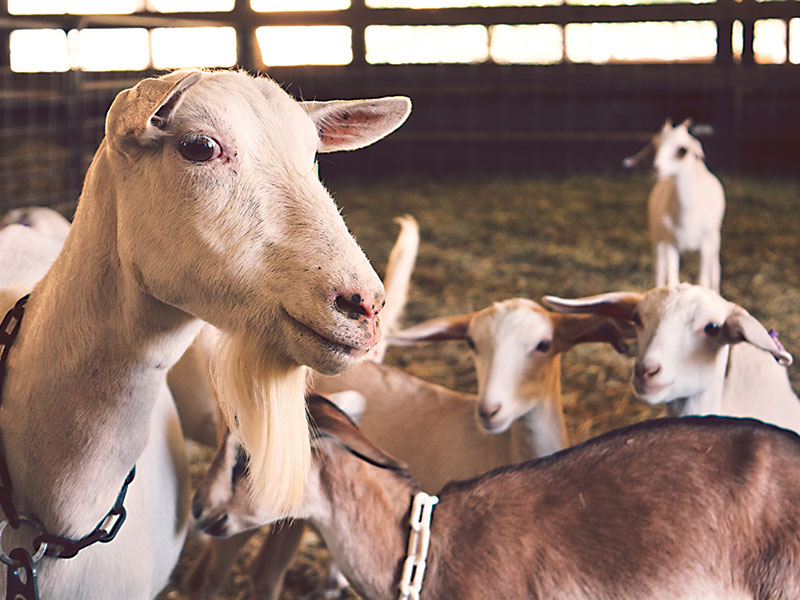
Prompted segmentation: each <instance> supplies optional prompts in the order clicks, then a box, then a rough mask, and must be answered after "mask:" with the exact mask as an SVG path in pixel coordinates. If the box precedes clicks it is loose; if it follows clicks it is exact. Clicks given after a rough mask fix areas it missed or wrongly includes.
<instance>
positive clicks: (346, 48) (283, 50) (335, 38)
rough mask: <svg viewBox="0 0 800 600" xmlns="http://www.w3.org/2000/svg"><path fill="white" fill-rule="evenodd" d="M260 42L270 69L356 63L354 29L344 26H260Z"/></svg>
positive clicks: (262, 53)
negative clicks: (353, 42) (352, 32)
mask: <svg viewBox="0 0 800 600" xmlns="http://www.w3.org/2000/svg"><path fill="white" fill-rule="evenodd" d="M256 39H257V40H258V45H259V47H260V48H261V61H262V62H263V63H264V64H265V65H266V66H268V67H275V66H290V65H346V64H349V63H350V62H352V60H353V46H352V35H351V32H350V28H349V27H344V26H342V25H320V26H309V27H279V26H268V27H259V28H258V29H256Z"/></svg>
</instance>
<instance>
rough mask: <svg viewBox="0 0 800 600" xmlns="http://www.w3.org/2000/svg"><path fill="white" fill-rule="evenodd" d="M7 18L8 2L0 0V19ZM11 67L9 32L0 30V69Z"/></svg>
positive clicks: (8, 30)
mask: <svg viewBox="0 0 800 600" xmlns="http://www.w3.org/2000/svg"><path fill="white" fill-rule="evenodd" d="M4 17H8V0H0V19H2V18H4ZM10 66H11V30H10V29H6V28H5V27H3V28H2V29H0V69H5V68H7V67H10Z"/></svg>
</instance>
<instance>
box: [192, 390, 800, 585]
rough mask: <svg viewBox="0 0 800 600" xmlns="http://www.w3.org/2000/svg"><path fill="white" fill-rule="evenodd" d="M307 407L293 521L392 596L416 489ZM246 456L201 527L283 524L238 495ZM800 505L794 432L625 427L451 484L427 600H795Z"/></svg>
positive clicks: (666, 422) (353, 431)
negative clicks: (304, 464)
mask: <svg viewBox="0 0 800 600" xmlns="http://www.w3.org/2000/svg"><path fill="white" fill-rule="evenodd" d="M309 409H310V414H311V419H312V421H313V422H314V423H315V424H316V426H317V428H318V429H317V432H316V435H315V440H314V460H313V466H312V470H311V472H310V475H309V479H308V483H307V488H306V495H305V498H304V500H303V504H302V507H301V509H300V511H299V512H298V513H297V514H296V515H295V516H297V517H301V518H305V519H309V520H310V521H311V522H312V523H313V524H314V525H315V526H316V527H317V529H318V530H319V531H320V533H321V535H322V536H323V538H324V539H325V542H326V544H327V545H328V548H329V549H330V550H331V552H332V554H333V555H334V557H335V559H336V561H337V563H338V564H339V565H340V566H341V567H342V570H343V571H344V573H345V574H346V576H347V577H348V579H349V580H350V582H351V583H352V584H353V586H354V587H355V588H356V589H357V590H358V591H359V593H361V594H362V595H364V596H365V597H368V598H371V599H373V600H380V599H382V598H387V599H388V598H395V597H396V596H397V584H398V581H399V576H400V570H401V567H402V563H403V559H404V558H405V551H406V540H407V538H408V533H409V525H408V519H409V508H410V505H411V499H412V496H413V495H414V494H415V493H416V492H417V491H419V488H420V486H419V484H418V483H417V482H416V481H415V480H413V479H412V478H411V477H410V476H409V475H407V474H406V473H405V472H404V471H403V470H401V469H400V468H399V467H398V465H397V462H396V461H395V460H394V459H393V458H392V457H390V456H388V455H387V454H385V453H384V452H383V451H381V450H380V449H378V448H377V447H375V446H374V445H373V444H372V443H371V442H369V441H368V440H367V439H366V438H365V437H364V436H363V434H361V432H360V431H359V430H358V428H357V427H356V426H355V425H354V424H353V423H352V421H350V420H349V418H348V417H347V416H346V415H345V414H344V413H342V412H341V411H340V410H339V409H338V408H336V407H335V406H334V405H333V404H331V403H329V402H327V401H326V400H324V399H323V398H320V397H312V398H311V399H310V400H309ZM348 450H349V452H348ZM237 455H238V456H239V460H238V461H237ZM241 462H242V461H241V454H239V453H238V451H237V445H236V443H235V441H233V440H231V439H229V440H228V442H227V444H226V445H224V446H223V448H222V450H221V453H220V455H218V457H217V460H216V461H215V463H214V467H213V468H212V469H211V471H210V472H209V475H208V477H207V479H206V480H205V481H204V482H203V483H202V484H201V486H200V488H199V489H198V492H197V495H196V497H195V514H196V516H198V521H199V523H200V525H201V527H203V528H204V529H206V530H207V531H211V532H214V533H217V534H220V533H224V534H228V535H230V534H234V533H236V532H237V531H238V529H237V528H236V525H235V523H236V522H238V523H244V522H248V523H250V525H253V524H256V523H259V524H260V523H267V522H270V521H272V520H274V519H275V518H277V516H278V515H277V514H276V515H270V514H267V513H259V512H258V509H257V508H253V507H251V506H249V505H248V503H247V502H242V501H240V500H239V499H237V496H241V498H246V497H247V496H246V494H245V492H244V490H240V489H239V488H242V487H245V485H244V484H245V482H246V481H247V476H246V471H245V472H244V476H242V464H241ZM237 463H238V464H237ZM381 467H382V468H381ZM232 473H233V475H234V476H233V477H232ZM225 489H227V490H230V494H229V495H228V497H227V498H225V495H226V494H225V493H224V490H225ZM798 498H800V438H798V436H797V435H796V434H794V433H792V432H789V431H786V430H783V429H778V428H776V427H772V426H769V425H765V424H764V423H761V422H760V421H755V420H751V419H733V418H725V417H685V418H680V419H660V420H656V421H650V422H647V423H642V424H638V425H634V426H631V427H627V428H623V429H618V430H616V431H612V432H610V433H607V434H605V435H603V436H600V437H598V438H595V439H592V440H590V441H588V442H586V443H584V444H581V445H579V446H576V447H574V448H570V449H567V450H564V451H562V452H559V453H557V454H554V455H552V456H549V457H546V458H542V459H538V460H534V461H530V462H526V463H522V464H520V465H517V466H513V467H501V468H499V469H495V470H493V471H490V472H489V473H487V474H485V475H483V476H481V477H478V478H476V479H471V480H468V481H461V482H455V483H450V484H448V485H446V486H445V487H444V488H443V489H442V491H441V492H440V494H439V503H438V505H436V507H435V508H434V511H433V519H432V526H431V529H432V533H431V542H430V551H429V554H428V560H427V565H428V566H427V572H426V574H425V579H424V581H423V587H422V594H423V597H424V598H427V599H434V598H441V599H444V598H448V599H450V598H459V599H461V600H469V599H472V598H475V599H478V598H480V599H484V598H487V597H492V598H548V599H551V598H564V599H570V600H572V599H592V600H603V599H608V600H612V599H613V600H620V599H626V598H627V599H637V600H640V599H642V598H648V599H670V600H674V599H676V598H684V599H689V598H691V599H698V600H699V599H703V600H708V599H712V598H717V599H722V598H724V599H726V600H729V599H731V598H755V599H765V600H766V599H771V600H773V599H779V598H786V599H789V598H798V597H800V568H799V567H800V564H798V562H799V561H798V558H799V557H800V536H798V531H800V527H798V525H799V523H798V521H799V520H800V504H798V502H797V500H798ZM212 502H215V503H216V504H215V505H212V504H211V503H212ZM220 502H221V503H222V504H220ZM241 511H250V514H249V515H247V519H246V520H245V521H241V520H239V521H236V520H235V519H231V518H230V517H231V516H233V515H232V513H233V512H239V513H241ZM239 516H241V515H239Z"/></svg>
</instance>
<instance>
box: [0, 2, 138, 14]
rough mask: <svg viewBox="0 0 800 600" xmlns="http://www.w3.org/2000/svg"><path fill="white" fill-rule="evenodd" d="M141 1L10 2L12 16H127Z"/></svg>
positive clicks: (9, 10)
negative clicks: (68, 14)
mask: <svg viewBox="0 0 800 600" xmlns="http://www.w3.org/2000/svg"><path fill="white" fill-rule="evenodd" d="M141 5H142V3H141V0H8V12H9V13H11V14H12V15H41V14H48V15H59V14H64V13H71V14H74V15H88V14H104V15H109V14H127V13H132V12H135V11H137V10H139V9H140V8H141V7H142V6H141Z"/></svg>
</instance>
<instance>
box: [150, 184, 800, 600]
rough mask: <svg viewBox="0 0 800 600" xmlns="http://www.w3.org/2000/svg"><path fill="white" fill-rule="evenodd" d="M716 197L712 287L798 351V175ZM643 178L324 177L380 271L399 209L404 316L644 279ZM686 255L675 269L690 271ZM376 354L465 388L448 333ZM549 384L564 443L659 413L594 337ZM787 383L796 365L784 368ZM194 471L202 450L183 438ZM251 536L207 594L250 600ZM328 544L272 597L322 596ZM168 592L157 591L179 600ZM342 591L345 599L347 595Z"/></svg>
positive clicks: (305, 555)
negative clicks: (411, 221)
mask: <svg viewBox="0 0 800 600" xmlns="http://www.w3.org/2000/svg"><path fill="white" fill-rule="evenodd" d="M721 179H722V181H723V185H724V186H725V191H726V194H727V213H726V216H725V222H724V227H723V234H722V294H723V296H725V297H726V298H728V299H729V300H732V301H735V302H737V303H739V304H741V305H742V306H744V307H745V308H747V309H748V310H749V311H750V312H751V313H753V314H754V315H755V316H756V317H757V318H759V319H760V320H761V321H762V322H763V323H764V324H765V325H766V326H767V328H772V327H774V328H777V329H778V330H779V332H780V335H781V340H782V342H783V344H784V345H785V346H786V348H787V349H788V350H789V351H790V352H794V353H795V354H796V355H800V263H799V261H800V238H799V237H798V235H797V232H796V229H797V227H798V225H800V182H798V181H795V180H771V179H770V180H762V179H749V178H743V177H732V176H723V177H721ZM650 184H651V182H650V180H649V178H648V177H647V176H645V175H629V174H624V175H615V176H608V177H602V178H600V177H571V178H567V179H555V178H553V179H546V178H537V179H519V178H517V179H509V178H492V179H479V180H464V179H461V178H460V179H447V180H437V181H434V180H431V179H403V180H394V181H391V182H384V183H380V184H361V183H355V182H347V181H341V182H337V183H336V184H335V185H331V186H330V187H331V188H332V191H333V193H334V196H335V198H336V201H337V203H338V204H339V206H340V207H341V208H342V213H343V215H344V217H345V220H346V221H347V223H348V225H349V226H350V228H351V230H352V231H353V233H354V234H355V236H356V238H357V239H358V241H359V242H360V244H361V246H362V247H363V248H364V251H365V252H366V253H367V255H368V256H369V257H370V259H371V260H372V262H373V264H374V265H375V266H376V268H377V270H378V272H379V273H380V272H382V269H383V266H384V265H385V263H386V259H387V257H388V253H389V249H390V247H391V244H392V243H393V241H394V236H395V234H396V232H397V226H396V225H395V224H394V223H393V222H392V219H393V217H395V216H396V215H400V214H404V213H409V214H411V215H413V216H415V217H416V218H417V220H418V221H419V224H420V229H421V237H422V243H421V246H420V252H419V258H418V261H417V267H416V269H415V272H414V276H413V284H412V289H411V296H410V300H409V304H408V307H407V310H406V318H405V322H406V323H407V324H413V323H415V322H418V321H421V320H424V319H427V318H431V317H435V316H443V315H448V314H455V313H461V312H467V311H471V310H474V309H479V308H482V307H484V306H487V305H488V304H490V303H491V302H492V301H496V300H503V299H506V298H511V297H514V296H523V297H526V298H531V299H534V300H537V301H538V300H539V299H540V298H541V296H542V295H544V294H548V293H550V294H557V295H560V296H564V297H577V296H584V295H589V294H595V293H600V292H605V291H613V290H645V289H647V288H649V287H651V286H652V284H653V275H652V260H651V251H650V243H649V240H648V233H647V230H646V198H647V193H648V189H649V187H650ZM696 272H697V258H696V257H695V256H689V257H688V259H686V260H685V261H684V267H683V269H682V275H684V278H687V279H689V280H694V278H695V275H696ZM386 361H387V362H388V363H390V364H393V365H396V366H400V367H403V368H405V369H407V370H408V371H409V372H410V373H413V374H414V375H416V376H418V377H421V378H424V379H426V380H429V381H432V382H436V383H439V384H442V385H446V386H448V387H451V388H455V389H458V390H464V391H475V377H474V374H473V371H472V366H471V361H470V357H469V353H468V352H467V349H466V346H465V345H464V344H461V343H456V342H450V343H447V344H442V345H437V346H428V347H418V348H410V349H409V348H402V349H400V348H395V349H392V350H391V351H390V352H389V354H388V356H387V359H386ZM562 364H563V367H562V369H563V370H562V380H563V393H564V404H565V411H566V417H567V428H568V433H569V438H570V442H571V443H577V442H580V441H583V440H585V439H587V438H589V437H591V436H593V435H596V434H599V433H601V432H604V431H607V430H609V429H612V428H614V427H617V426H621V425H624V424H628V423H631V422H635V421H639V420H643V419H646V418H651V417H657V416H660V415H661V414H663V413H662V412H661V411H660V410H659V409H655V408H652V407H649V406H647V405H645V404H644V403H642V402H641V401H639V400H637V399H636V398H635V397H634V396H633V395H632V391H631V389H630V385H629V379H630V372H631V368H632V359H631V358H629V357H625V356H619V355H616V354H615V353H614V352H613V351H612V350H611V349H610V348H608V347H604V346H603V347H601V346H598V345H593V346H591V347H590V346H583V347H578V348H575V349H573V350H571V351H570V352H568V353H567V354H566V355H565V356H564V359H563V363H562ZM790 373H791V377H792V382H793V385H794V388H795V390H798V389H800V369H799V368H798V367H797V366H793V367H791V369H790ZM193 454H194V457H195V458H194V461H193V470H194V471H195V474H196V475H197V476H199V475H200V474H201V473H202V471H203V469H204V468H205V462H204V461H207V460H208V458H209V456H210V453H209V452H208V451H207V450H204V449H202V448H194V450H193ZM259 544H260V536H255V537H254V538H252V539H251V541H250V543H249V545H248V546H247V547H246V552H244V553H243V555H242V556H240V557H238V559H237V562H236V565H235V568H234V571H233V573H232V574H231V576H230V577H229V578H228V580H227V581H226V583H225V585H224V586H223V589H222V593H221V595H220V598H224V599H226V600H233V599H244V598H249V597H250V596H249V592H248V589H247V577H246V573H247V565H248V562H249V560H250V559H251V558H252V556H253V554H254V553H255V552H256V551H257V549H258V547H259ZM196 552H197V544H196V543H193V544H190V545H189V547H188V548H187V551H186V558H185V559H184V560H183V561H182V562H181V565H180V567H179V568H178V569H177V571H176V581H178V580H180V578H181V577H182V575H183V574H184V573H185V569H186V566H187V565H188V564H190V563H191V562H192V561H193V560H194V558H195V556H196ZM327 561H328V558H327V554H326V552H325V550H324V547H323V545H322V544H321V543H320V542H319V540H318V539H317V538H316V536H314V535H313V534H307V535H306V537H305V539H304V545H303V550H302V552H301V553H300V554H299V555H298V556H297V557H296V558H295V562H294V564H293V566H292V569H291V571H290V573H289V574H288V576H287V582H286V587H285V591H284V595H283V596H282V598H286V599H291V600H299V599H312V598H322V597H323V590H324V583H325V574H324V573H325V570H324V569H325V567H326V565H327ZM180 597H181V596H180V594H179V593H178V591H177V590H176V588H174V587H173V588H170V589H169V590H166V591H165V592H164V593H163V594H162V596H161V597H160V598H161V599H162V600H163V599H165V598H180ZM344 597H346V598H354V597H355V596H354V595H350V593H349V592H348V593H346V594H345V596H344Z"/></svg>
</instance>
